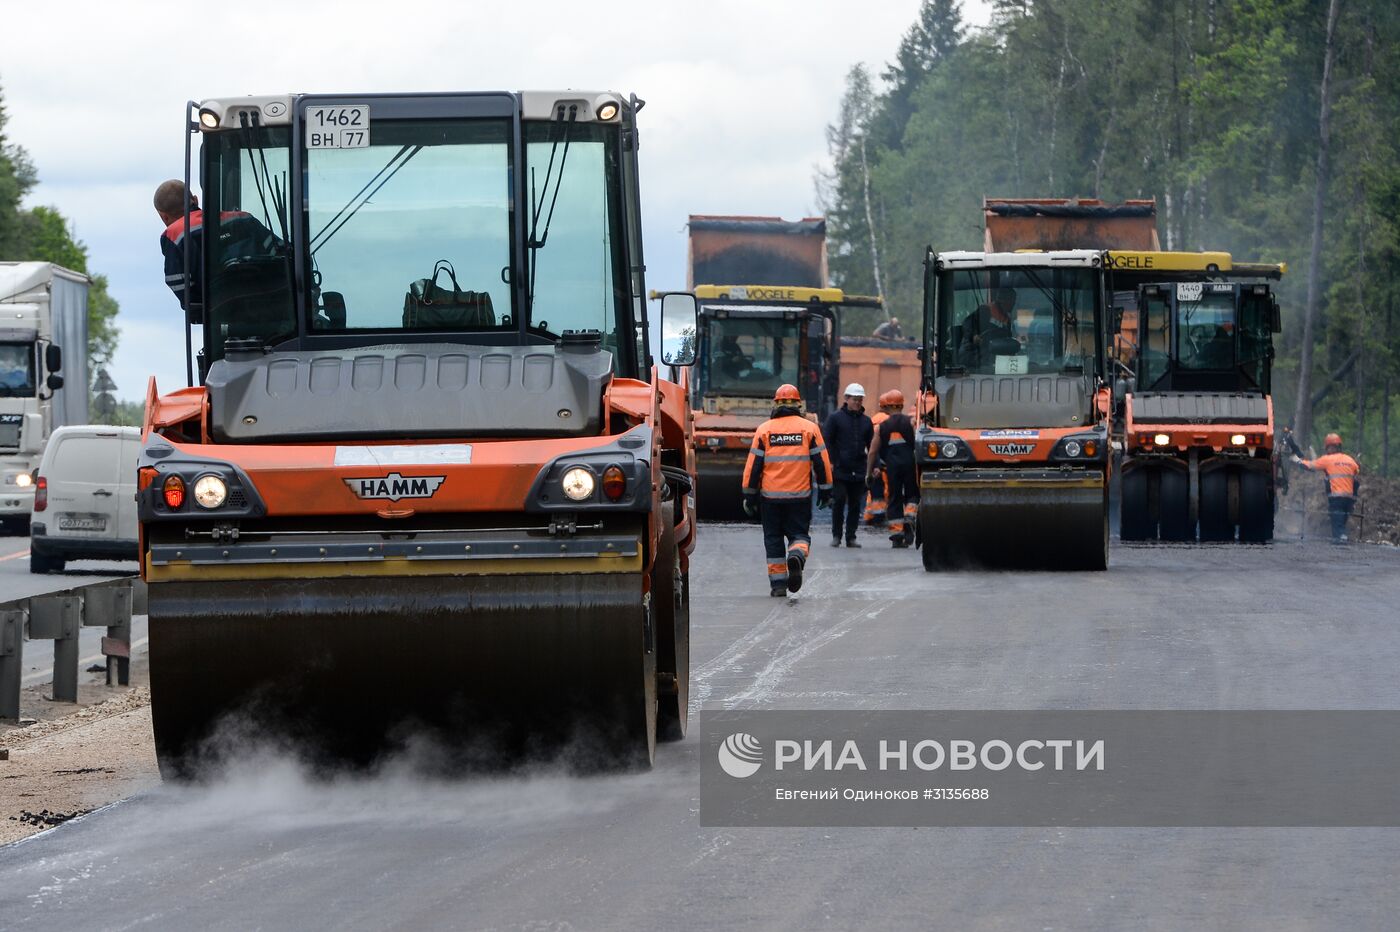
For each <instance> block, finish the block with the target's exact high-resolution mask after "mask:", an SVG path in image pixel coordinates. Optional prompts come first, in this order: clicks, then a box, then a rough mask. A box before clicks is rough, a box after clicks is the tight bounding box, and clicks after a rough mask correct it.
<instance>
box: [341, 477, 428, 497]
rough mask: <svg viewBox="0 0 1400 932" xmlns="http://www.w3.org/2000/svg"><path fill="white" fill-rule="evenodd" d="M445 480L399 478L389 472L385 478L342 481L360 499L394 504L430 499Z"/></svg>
mask: <svg viewBox="0 0 1400 932" xmlns="http://www.w3.org/2000/svg"><path fill="white" fill-rule="evenodd" d="M446 479H447V477H446V476H401V475H399V474H398V473H396V472H391V473H389V475H387V476H371V477H369V478H365V479H344V480H342V481H343V482H344V483H345V484H346V485H348V486H349V487H350V491H351V492H354V493H355V494H356V495H358V496H360V498H387V499H388V500H389V501H391V502H396V501H398V500H399V499H401V498H432V497H433V493H434V492H436V491H437V490H438V486H440V485H442V484H443V482H444V481H446Z"/></svg>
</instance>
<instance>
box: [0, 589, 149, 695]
mask: <svg viewBox="0 0 1400 932" xmlns="http://www.w3.org/2000/svg"><path fill="white" fill-rule="evenodd" d="M133 612H135V613H136V614H138V615H140V614H145V612H146V584H145V583H143V582H142V581H141V580H139V579H114V580H108V581H105V582H100V583H92V584H91V585H87V586H78V587H76V588H73V589H65V590H62V591H60V592H46V593H44V594H42V595H34V596H29V597H28V598H24V599H15V600H13V601H10V602H0V719H8V720H11V721H18V720H19V694H20V686H21V684H22V681H23V678H24V677H23V673H24V642H25V639H26V636H27V637H28V639H29V640H51V641H53V699H54V701H56V702H77V701H78V634H79V633H80V630H81V629H82V628H106V629H107V635H106V636H105V637H104V638H102V654H103V656H104V657H106V659H107V685H108V686H113V685H117V686H127V685H130V683H131V616H132V613H133Z"/></svg>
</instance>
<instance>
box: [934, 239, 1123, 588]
mask: <svg viewBox="0 0 1400 932" xmlns="http://www.w3.org/2000/svg"><path fill="white" fill-rule="evenodd" d="M1105 265H1106V260H1105V253H1104V252H1102V251H1101V250H1093V249H1076V250H1062V251H1047V252H1002V253H984V252H943V253H935V252H934V251H933V250H932V249H930V250H929V251H928V253H927V257H926V259H925V275H924V341H925V344H924V345H925V346H926V347H928V351H926V352H925V354H924V356H925V358H924V388H925V391H924V393H923V400H922V404H923V405H924V411H923V417H922V418H921V421H922V423H921V427H920V430H919V432H918V434H917V436H916V445H917V448H918V449H917V453H918V464H919V494H920V501H919V541H920V545H921V547H922V549H923V562H924V568H925V569H927V570H930V571H933V570H937V569H940V568H943V567H948V566H956V565H962V564H977V565H988V566H1018V567H1027V568H1062V569H1094V570H1102V569H1105V568H1106V567H1107V565H1108V475H1109V460H1108V446H1109V444H1108V414H1109V404H1110V399H1111V393H1110V391H1109V389H1108V388H1107V386H1106V383H1105V360H1106V356H1105V338H1106V336H1107V333H1106V329H1105V317H1106V315H1105V287H1104V286H1105V279H1104V272H1105Z"/></svg>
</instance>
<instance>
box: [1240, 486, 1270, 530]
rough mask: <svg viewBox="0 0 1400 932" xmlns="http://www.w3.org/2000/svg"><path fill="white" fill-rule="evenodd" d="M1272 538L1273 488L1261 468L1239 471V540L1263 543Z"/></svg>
mask: <svg viewBox="0 0 1400 932" xmlns="http://www.w3.org/2000/svg"><path fill="white" fill-rule="evenodd" d="M1273 539H1274V490H1273V487H1272V484H1271V483H1270V476H1269V474H1268V473H1267V472H1265V471H1263V470H1254V469H1246V470H1243V471H1241V472H1240V540H1242V541H1245V542H1246V543H1253V544H1263V543H1268V542H1269V541H1271V540H1273Z"/></svg>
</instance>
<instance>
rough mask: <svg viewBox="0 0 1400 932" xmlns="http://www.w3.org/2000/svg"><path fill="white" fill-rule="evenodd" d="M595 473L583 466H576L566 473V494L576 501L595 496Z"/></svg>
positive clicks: (564, 483)
mask: <svg viewBox="0 0 1400 932" xmlns="http://www.w3.org/2000/svg"><path fill="white" fill-rule="evenodd" d="M593 484H594V483H593V473H591V472H589V471H588V470H587V469H584V468H583V467H582V466H575V467H574V468H573V469H570V470H569V471H568V472H566V473H564V481H563V482H562V483H561V485H563V487H564V494H565V495H567V496H569V498H571V499H573V500H574V501H576V502H581V501H584V500H586V499H589V498H592V497H593Z"/></svg>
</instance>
